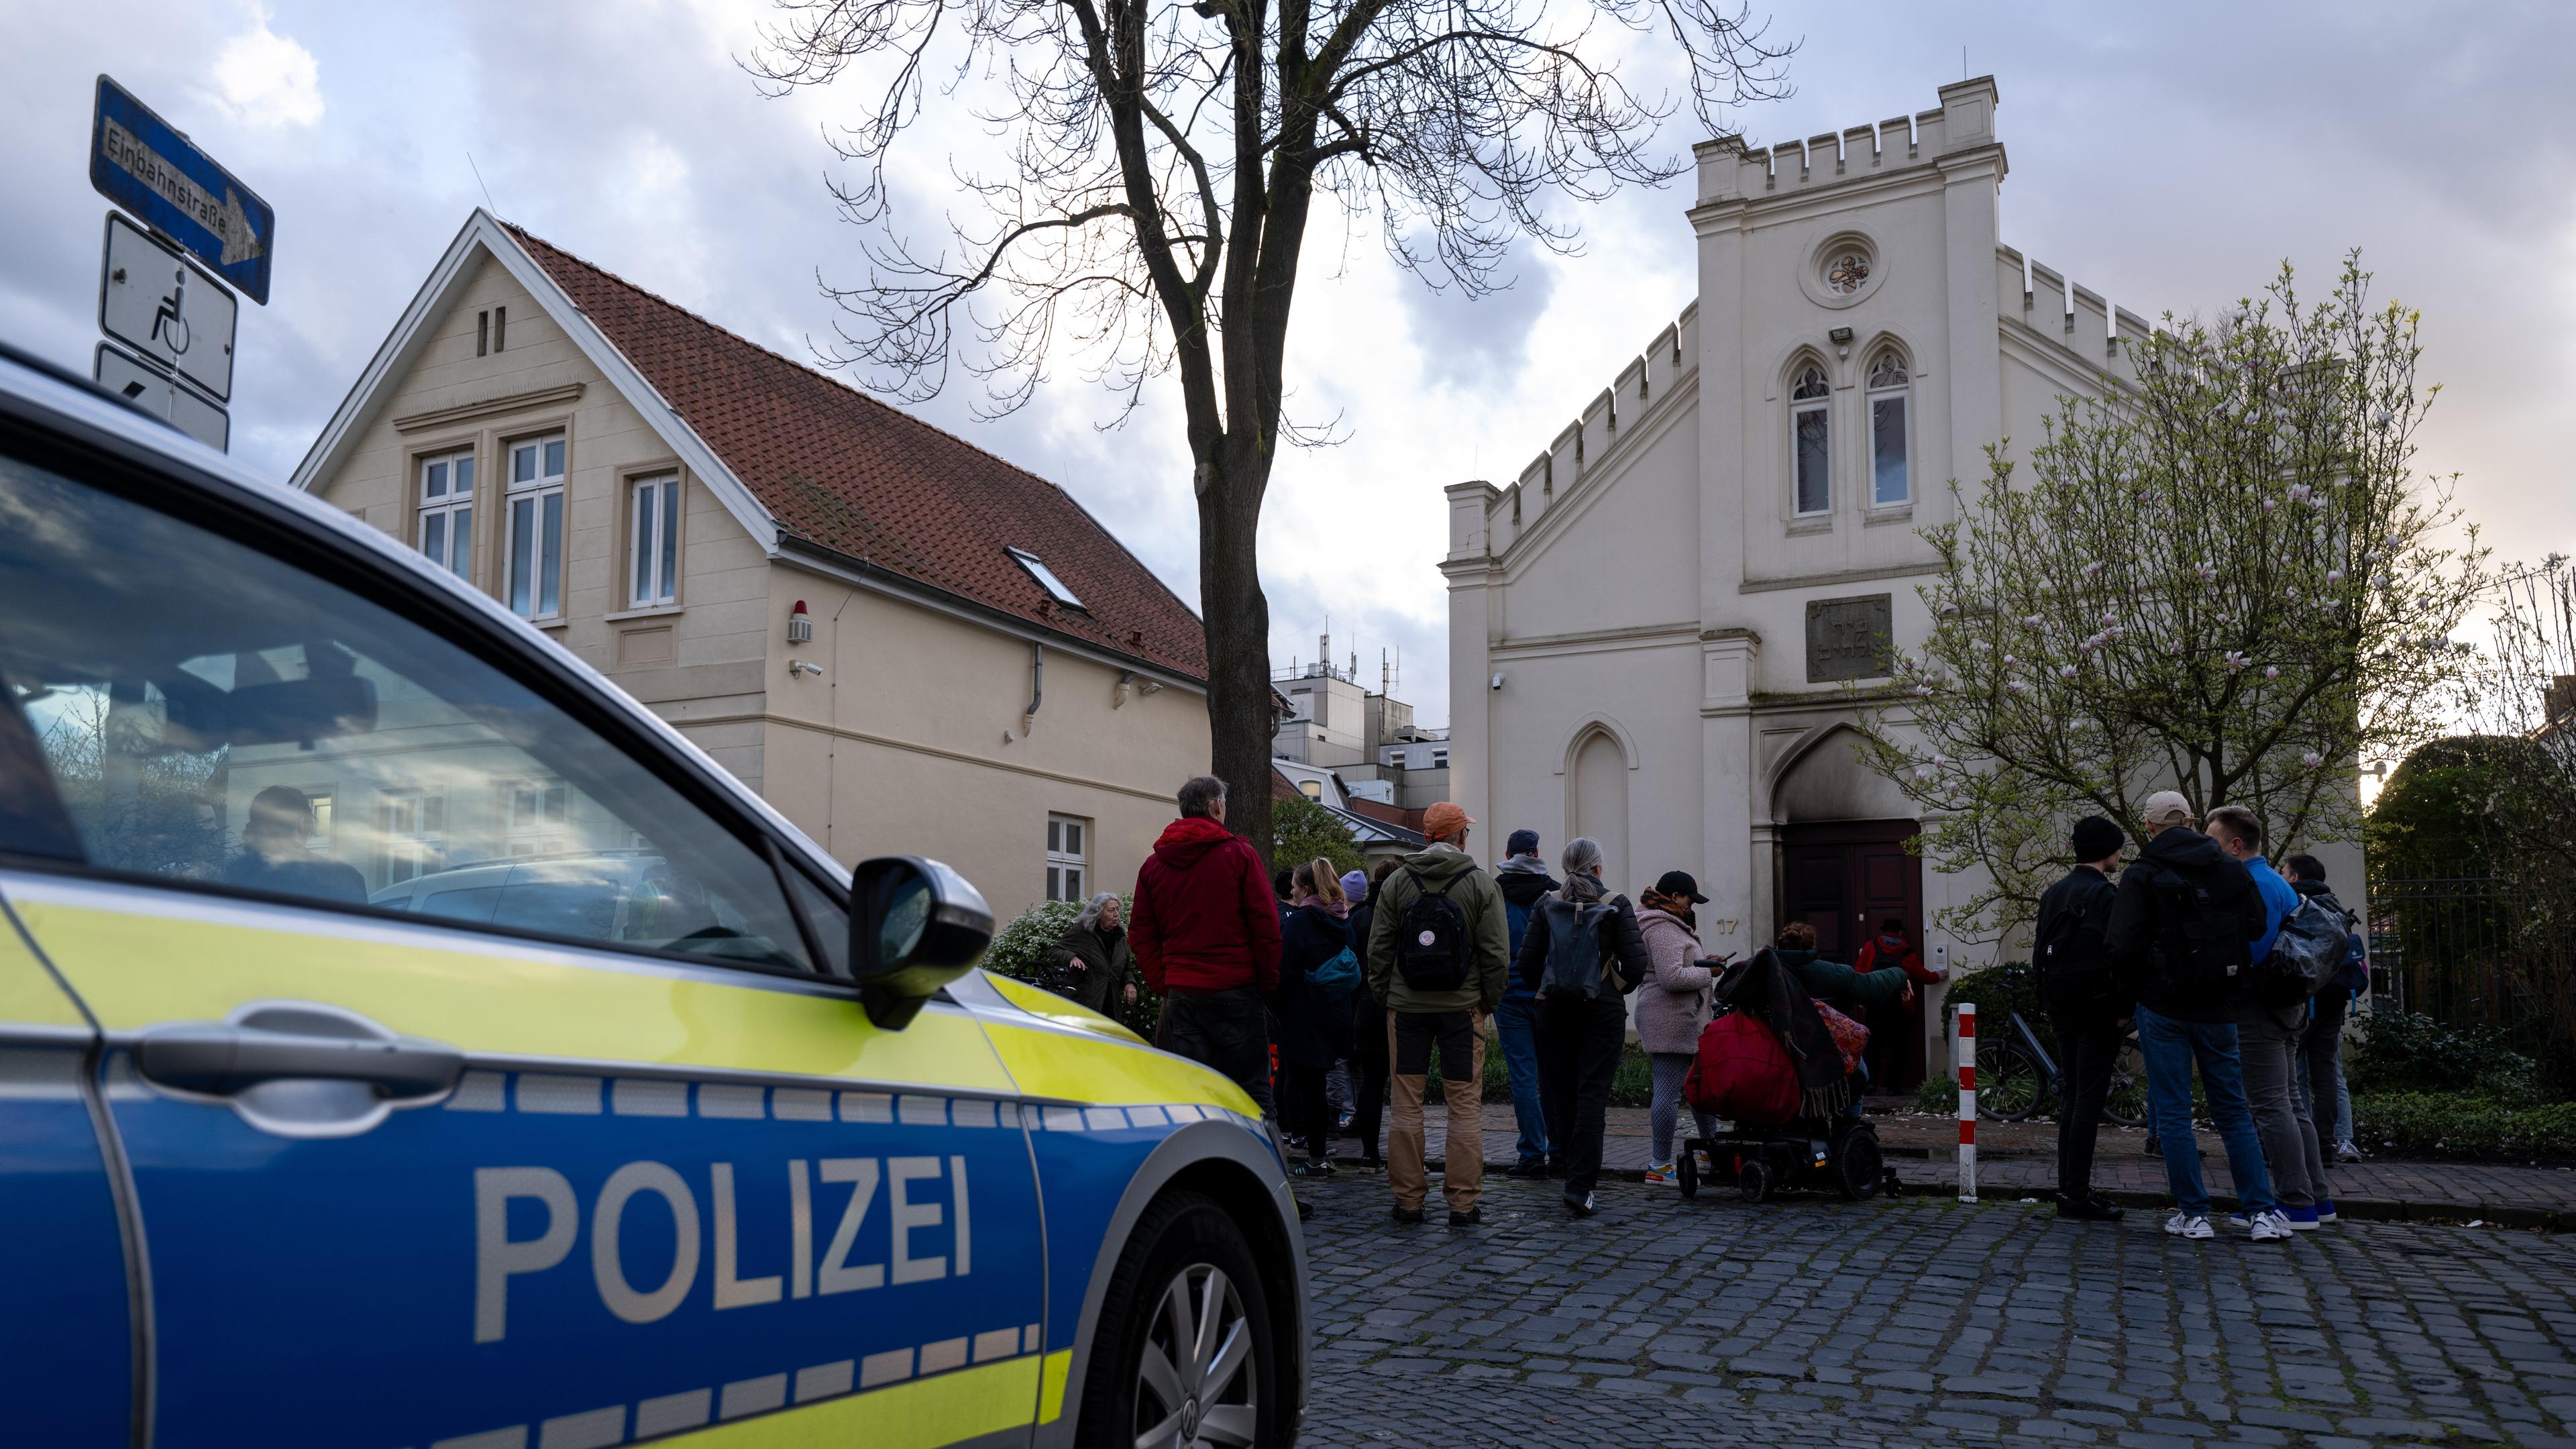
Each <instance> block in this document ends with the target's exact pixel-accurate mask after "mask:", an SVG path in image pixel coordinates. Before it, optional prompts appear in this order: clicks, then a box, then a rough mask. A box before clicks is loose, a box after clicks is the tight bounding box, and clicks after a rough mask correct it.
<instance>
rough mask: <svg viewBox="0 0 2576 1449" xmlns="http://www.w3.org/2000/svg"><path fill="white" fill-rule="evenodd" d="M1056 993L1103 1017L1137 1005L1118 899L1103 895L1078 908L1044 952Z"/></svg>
mask: <svg viewBox="0 0 2576 1449" xmlns="http://www.w3.org/2000/svg"><path fill="white" fill-rule="evenodd" d="M1047 965H1048V967H1049V968H1051V969H1052V970H1053V972H1054V973H1055V989H1056V991H1057V992H1058V993H1059V994H1061V995H1064V996H1068V997H1071V998H1072V999H1073V1000H1075V1001H1076V1002H1079V1003H1081V1004H1082V1005H1084V1006H1087V1007H1090V1008H1091V1009H1092V1010H1094V1011H1096V1012H1099V1013H1100V1014H1101V1015H1103V1016H1112V1017H1114V1016H1116V1015H1117V1014H1118V1008H1120V1007H1121V1006H1127V1005H1131V1004H1133V1003H1134V1002H1135V1000H1136V960H1135V957H1134V956H1133V955H1132V954H1131V953H1130V952H1129V951H1128V948H1127V927H1126V924H1125V921H1124V919H1123V918H1122V917H1121V916H1120V915H1119V911H1118V897H1116V896H1114V895H1111V894H1109V893H1108V892H1107V891H1103V892H1101V893H1100V894H1099V895H1096V896H1093V897H1092V898H1091V899H1090V900H1089V901H1088V902H1085V903H1084V905H1083V907H1082V914H1080V915H1078V916H1075V917H1074V918H1073V924H1072V925H1070V926H1067V927H1066V928H1065V932H1064V935H1062V936H1061V937H1059V938H1057V940H1056V943H1055V945H1054V946H1053V947H1052V948H1050V949H1049V950H1048V952H1047Z"/></svg>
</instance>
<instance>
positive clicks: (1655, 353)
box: [1486, 302, 1699, 554]
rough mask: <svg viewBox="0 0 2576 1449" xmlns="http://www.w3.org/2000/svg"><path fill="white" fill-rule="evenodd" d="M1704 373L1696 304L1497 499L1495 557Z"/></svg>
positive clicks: (1491, 525) (1490, 526) (1492, 536)
mask: <svg viewBox="0 0 2576 1449" xmlns="http://www.w3.org/2000/svg"><path fill="white" fill-rule="evenodd" d="M1698 370H1699V303H1697V302H1693V303H1691V304H1690V305H1689V306H1687V307H1685V308H1683V309H1682V314H1681V316H1679V317H1678V318H1675V319H1674V320H1673V321H1671V322H1668V323H1666V324H1665V325H1664V328H1663V330H1662V331H1660V332H1657V333H1656V334H1655V335H1654V336H1653V338H1651V339H1649V340H1648V342H1647V343H1646V350H1645V351H1643V352H1641V353H1639V354H1638V355H1637V356H1635V357H1633V358H1631V359H1629V362H1628V365H1627V366H1626V367H1623V368H1621V369H1620V370H1619V376H1618V378H1617V380H1615V381H1613V382H1612V383H1611V384H1610V386H1609V387H1607V388H1605V389H1603V390H1602V391H1600V392H1598V393H1595V394H1594V395H1593V397H1592V401H1591V402H1589V403H1586V404H1585V405H1584V408H1583V411H1582V412H1581V413H1579V414H1577V415H1576V416H1575V418H1574V419H1573V421H1571V422H1569V423H1567V424H1566V425H1565V427H1564V428H1563V429H1562V430H1560V431H1559V432H1558V433H1557V435H1556V437H1555V439H1554V440H1553V441H1551V442H1550V443H1549V444H1548V445H1547V451H1545V452H1543V453H1541V454H1539V455H1538V456H1537V457H1535V458H1532V459H1531V460H1530V462H1529V466H1527V467H1525V468H1523V469H1521V475H1520V478H1519V479H1518V480H1517V481H1516V482H1514V483H1513V484H1512V485H1511V486H1510V487H1508V488H1505V489H1503V490H1502V492H1501V493H1500V494H1498V495H1497V496H1496V497H1495V498H1494V500H1493V503H1492V506H1491V508H1490V509H1489V512H1490V513H1491V515H1492V516H1491V518H1490V519H1489V520H1488V521H1487V524H1486V542H1487V545H1488V547H1489V548H1490V549H1491V550H1492V552H1494V553H1497V554H1499V553H1501V552H1502V551H1503V550H1504V549H1507V548H1509V547H1511V544H1512V540H1513V539H1515V538H1518V537H1519V536H1520V534H1521V532H1522V530H1524V529H1527V528H1530V527H1532V526H1534V525H1535V524H1537V522H1538V521H1539V519H1540V518H1541V517H1543V516H1544V515H1545V514H1546V512H1547V510H1548V508H1549V507H1550V506H1552V505H1553V504H1554V503H1555V502H1556V500H1557V498H1558V497H1559V496H1560V495H1562V494H1564V493H1565V492H1566V491H1568V490H1569V489H1571V488H1572V487H1573V486H1574V485H1575V483H1576V482H1577V481H1579V480H1580V479H1581V478H1582V477H1583V475H1584V473H1585V472H1587V471H1589V470H1590V469H1591V468H1593V467H1595V466H1597V465H1598V464H1599V463H1600V462H1601V460H1602V459H1604V458H1607V457H1608V456H1609V455H1610V452H1611V450H1612V449H1613V448H1615V447H1616V446H1618V444H1619V441H1620V440H1621V439H1622V438H1624V437H1626V436H1627V435H1628V434H1629V433H1630V432H1632V431H1634V430H1635V428H1636V425H1637V424H1638V422H1639V421H1640V420H1642V419H1643V418H1644V417H1645V416H1646V413H1647V411H1648V410H1649V409H1650V408H1652V407H1653V406H1654V405H1655V404H1657V403H1659V402H1661V401H1662V400H1663V399H1664V398H1665V397H1667V396H1670V395H1671V394H1672V392H1673V391H1674V390H1675V389H1676V388H1678V387H1679V386H1680V385H1681V382H1682V380H1683V379H1684V378H1686V377H1688V376H1689V375H1690V374H1692V373H1694V372H1697V371H1698Z"/></svg>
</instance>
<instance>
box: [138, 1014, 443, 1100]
mask: <svg viewBox="0 0 2576 1449" xmlns="http://www.w3.org/2000/svg"><path fill="white" fill-rule="evenodd" d="M134 1065H135V1068H136V1069H137V1070H138V1071H140V1072H141V1073H142V1074H143V1075H144V1076H145V1077H146V1078H149V1079H150V1080H152V1081H155V1082H158V1083H160V1084H162V1085H163V1086H168V1087H177V1088H179V1089H181V1090H183V1091H190V1092H205V1093H209V1094H211V1095H215V1096H226V1095H229V1094H231V1093H234V1092H238V1091H241V1090H243V1089H244V1088H247V1087H254V1086H257V1085H259V1084H260V1083H262V1082H274V1081H280V1080H286V1079H290V1078H291V1079H301V1080H305V1081H333V1082H368V1083H372V1084H373V1085H374V1086H375V1087H376V1088H378V1089H379V1090H380V1091H381V1092H382V1093H383V1094H384V1095H385V1096H388V1097H427V1096H433V1095H436V1094H437V1093H440V1092H444V1091H446V1090H448V1089H449V1088H451V1087H453V1086H455V1085H456V1082H457V1079H458V1078H459V1077H461V1076H463V1075H464V1073H465V1054H464V1053H463V1052H461V1051H458V1050H457V1049H456V1048H454V1047H452V1046H447V1045H445V1044H444V1043H440V1042H434V1041H424V1040H422V1039H421V1038H419V1037H410V1036H390V1035H389V1036H386V1037H381V1038H376V1037H346V1036H314V1035H308V1034H306V1033H303V1032H293V1031H273V1030H269V1029H266V1028H263V1027H257V1026H245V1025H241V1024H238V1023H233V1022H221V1023H217V1022H191V1023H188V1024H186V1025H183V1026H171V1027H163V1028H160V1029H158V1030H155V1031H152V1032H148V1033H146V1034H145V1035H144V1036H143V1038H142V1039H141V1040H139V1041H137V1042H136V1043H135V1045H134Z"/></svg>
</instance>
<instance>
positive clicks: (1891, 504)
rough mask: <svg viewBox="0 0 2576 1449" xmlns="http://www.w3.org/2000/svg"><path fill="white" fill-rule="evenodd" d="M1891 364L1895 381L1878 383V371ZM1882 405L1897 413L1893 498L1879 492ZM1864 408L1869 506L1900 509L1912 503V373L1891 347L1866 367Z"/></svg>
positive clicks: (1902, 356)
mask: <svg viewBox="0 0 2576 1449" xmlns="http://www.w3.org/2000/svg"><path fill="white" fill-rule="evenodd" d="M1890 364H1892V365H1893V366H1894V367H1895V369H1896V380H1895V381H1893V382H1888V383H1881V382H1880V381H1879V380H1878V378H1879V369H1880V368H1881V367H1882V366H1884V365H1890ZM1882 403H1894V404H1895V405H1896V410H1897V412H1896V432H1897V447H1898V450H1899V456H1898V458H1897V485H1898V491H1897V496H1896V497H1894V498H1889V497H1887V496H1885V495H1884V494H1883V493H1881V492H1880V489H1879V485H1880V482H1881V478H1880V472H1879V457H1878V443H1879V428H1878V409H1879V406H1880V404H1882ZM1866 407H1867V411H1866V412H1865V413H1864V414H1863V420H1864V422H1866V423H1867V425H1868V431H1869V506H1870V507H1872V508H1903V507H1905V506H1906V505H1907V504H1909V503H1912V502H1913V501H1914V370H1913V369H1912V368H1910V367H1908V366H1906V365H1905V357H1904V354H1902V353H1900V352H1898V351H1897V350H1896V349H1894V348H1892V347H1891V348H1887V349H1885V350H1884V351H1882V352H1880V353H1879V354H1878V357H1877V358H1876V359H1875V360H1874V361H1872V362H1871V363H1870V365H1869V390H1868V394H1867V404H1866Z"/></svg>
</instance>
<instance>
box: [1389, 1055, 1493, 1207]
mask: <svg viewBox="0 0 2576 1449" xmlns="http://www.w3.org/2000/svg"><path fill="white" fill-rule="evenodd" d="M1484 1027H1485V1023H1484V1020H1483V1018H1482V1017H1481V1016H1480V1015H1479V1014H1478V1013H1476V1012H1473V1011H1390V1012H1388V1013H1387V1014H1386V1050H1387V1058H1388V1061H1389V1063H1390V1065H1391V1068H1392V1070H1391V1073H1390V1076H1391V1078H1392V1084H1393V1086H1394V1088H1395V1120H1394V1122H1393V1123H1392V1124H1391V1125H1390V1126H1389V1127H1388V1128H1387V1135H1386V1181H1387V1186H1389V1187H1391V1188H1393V1189H1394V1190H1395V1205H1396V1206H1397V1207H1400V1208H1404V1209H1407V1210H1408V1211H1416V1212H1418V1211H1420V1210H1421V1208H1422V1202H1423V1199H1424V1198H1425V1197H1427V1196H1429V1195H1430V1191H1431V1180H1430V1177H1429V1175H1428V1173H1427V1172H1426V1171H1425V1169H1424V1167H1423V1165H1422V1145H1423V1143H1422V1093H1423V1089H1424V1087H1426V1086H1427V1085H1429V1082H1428V1078H1429V1075H1430V1069H1431V1049H1432V1047H1433V1046H1434V1045H1435V1044H1436V1045H1437V1046H1438V1047H1439V1049H1440V1077H1441V1090H1442V1091H1443V1092H1444V1093H1445V1094H1446V1097H1447V1105H1448V1129H1449V1132H1448V1146H1447V1147H1446V1148H1445V1149H1444V1150H1443V1156H1444V1158H1445V1159H1446V1162H1447V1166H1446V1167H1444V1168H1443V1169H1442V1171H1441V1183H1440V1188H1441V1195H1442V1196H1443V1197H1445V1198H1447V1199H1448V1201H1449V1211H1451V1212H1453V1213H1467V1212H1474V1211H1475V1210H1476V1200H1477V1198H1478V1197H1480V1196H1481V1195H1482V1194H1483V1193H1484V1190H1485V1118H1484V1109H1485V1097H1484V1093H1485V1030H1484Z"/></svg>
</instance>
